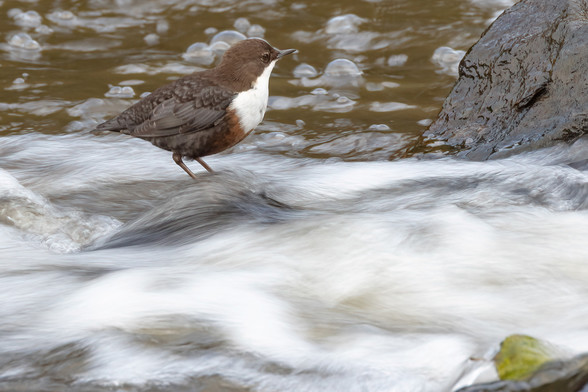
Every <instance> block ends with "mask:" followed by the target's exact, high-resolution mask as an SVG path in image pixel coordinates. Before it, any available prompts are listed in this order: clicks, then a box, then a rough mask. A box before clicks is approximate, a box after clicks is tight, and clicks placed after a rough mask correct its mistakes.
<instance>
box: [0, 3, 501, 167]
mask: <svg viewBox="0 0 588 392" xmlns="http://www.w3.org/2000/svg"><path fill="white" fill-rule="evenodd" d="M500 7H501V5H500V2H499V4H492V3H490V5H485V6H481V5H480V4H476V3H472V2H468V1H382V2H368V1H321V2H310V1H306V2H304V1H300V2H293V1H285V2H284V1H239V2H237V1H234V2H233V1H221V2H217V1H124V0H119V1H69V2H68V1H59V2H52V1H37V2H35V1H32V2H31V1H12V0H6V1H3V4H2V8H1V9H0V10H1V13H0V15H1V17H2V18H3V21H4V22H3V23H2V24H1V25H0V35H1V36H2V37H4V39H3V40H4V41H5V43H3V45H2V47H0V49H1V50H0V56H1V57H0V58H1V59H2V67H0V83H1V85H2V86H4V88H3V92H2V95H1V97H2V98H1V99H0V105H1V106H0V109H1V110H2V111H1V112H0V115H1V121H0V132H1V134H3V135H7V134H13V133H25V132H41V133H46V134H61V133H66V132H79V131H84V130H89V129H90V128H92V126H93V125H94V124H95V122H96V121H101V120H103V119H105V118H107V117H109V116H112V115H114V114H116V113H117V112H118V111H119V110H121V109H123V108H124V107H126V106H128V105H130V103H132V102H133V98H131V99H129V98H123V99H116V98H111V99H109V98H105V93H107V92H108V91H109V89H110V86H120V85H125V84H129V83H130V84H132V88H133V89H134V91H135V98H137V97H138V96H139V95H140V94H141V93H144V92H148V91H152V90H153V89H155V88H156V87H158V86H160V85H162V84H164V83H166V82H167V81H169V80H170V79H173V78H177V77H178V76H180V75H181V74H183V73H186V72H190V71H193V70H194V69H195V67H198V64H195V63H193V62H192V63H191V62H190V61H185V60H184V59H183V58H182V54H183V53H185V52H186V50H187V48H188V47H189V46H190V45H191V44H193V43H195V42H205V43H208V42H209V41H210V40H211V37H212V36H213V34H210V33H208V34H207V32H206V29H207V28H214V29H217V30H218V31H222V30H232V29H234V26H233V25H234V23H235V21H236V20H237V18H246V19H247V20H248V21H249V23H250V24H259V25H261V26H262V27H263V28H264V29H265V33H264V34H263V36H264V37H265V38H266V39H267V40H268V41H270V42H271V43H272V44H274V45H275V46H277V47H279V48H290V47H293V48H297V49H298V50H299V53H298V54H297V55H296V56H295V57H293V58H289V59H287V60H285V61H282V62H281V63H280V64H279V65H278V67H277V68H276V70H275V71H274V77H273V79H272V82H271V89H270V94H271V95H273V96H285V97H289V98H296V97H300V96H305V95H309V94H310V93H311V92H312V90H314V88H315V87H323V88H325V87H326V88H327V89H328V90H329V94H328V97H322V96H321V97H319V98H325V99H323V100H322V101H326V102H327V104H326V105H324V104H323V105H322V106H323V107H321V105H318V102H308V103H307V104H302V105H299V104H298V105H297V104H292V103H290V105H288V106H287V107H286V108H285V109H283V110H270V111H269V112H268V113H267V116H266V123H265V125H263V126H261V127H260V128H259V130H260V132H259V134H258V136H257V137H253V138H252V139H251V140H249V143H254V144H255V143H258V144H261V146H260V147H261V148H268V149H277V150H280V151H283V152H284V153H285V154H287V155H291V156H300V155H303V156H311V157H331V156H335V157H338V156H344V157H347V158H350V159H353V158H361V159H363V158H366V157H367V155H368V154H369V153H372V152H376V151H379V150H381V149H384V152H383V153H380V154H378V155H377V158H380V159H382V158H386V157H387V156H394V154H395V153H396V152H397V151H398V150H401V148H402V147H403V146H404V145H405V144H406V143H407V142H408V141H409V140H411V139H413V138H414V137H415V136H417V135H419V134H420V133H421V132H422V131H423V129H424V128H425V126H424V125H420V124H419V123H418V122H419V121H420V120H426V119H433V118H434V117H435V115H436V114H437V112H438V111H439V108H440V106H441V103H442V101H443V99H444V97H445V96H446V95H447V93H448V92H449V90H450V88H451V86H452V84H453V83H454V81H455V76H454V75H451V74H447V73H450V72H443V70H442V67H441V66H439V65H438V64H435V63H434V62H433V61H432V60H431V58H432V56H433V53H434V51H435V49H437V48H439V47H442V46H450V47H452V48H454V49H456V50H467V48H468V47H469V46H470V45H471V44H473V43H474V42H475V41H476V40H477V38H478V37H479V35H480V33H481V32H482V31H483V30H484V29H485V28H486V27H487V25H488V23H489V19H490V18H491V17H492V16H493V15H494V13H495V12H496V11H497V10H499V9H500ZM18 9H20V10H21V11H22V12H26V11H35V12H37V13H38V16H39V17H40V18H41V19H40V20H37V19H35V18H26V20H27V21H30V22H29V24H30V25H31V27H26V26H22V24H23V23H22V22H20V21H21V20H22V19H23V18H20V19H19V17H18V15H17V14H18V12H19V11H18ZM61 11H69V12H71V13H72V14H70V15H65V16H63V15H60V14H59V12H61ZM8 14H9V15H11V16H12V18H11V17H9V16H8ZM346 14H355V15H357V17H359V18H363V21H361V22H360V23H359V24H357V25H355V29H356V31H353V30H345V29H342V30H341V31H340V32H337V30H336V29H335V30H331V31H334V32H331V33H327V32H325V27H326V26H327V24H328V21H329V20H330V18H332V17H334V16H337V15H346ZM18 23H20V24H21V25H20V26H19V25H18ZM39 26H43V27H41V28H39ZM44 26H48V27H49V29H51V32H48V31H45V30H46V28H45V27H44ZM158 26H159V27H158ZM352 27H353V26H352ZM44 29H45V30H44ZM23 31H26V32H28V34H29V35H30V36H31V37H32V39H34V40H36V41H37V42H38V43H39V45H40V48H41V49H40V50H23V49H18V48H17V47H15V46H11V45H9V44H7V42H8V41H9V40H10V38H11V36H13V35H14V34H16V33H18V32H23ZM348 31H351V33H348ZM149 34H157V37H156V38H154V39H155V41H156V42H154V43H152V44H148V43H147V42H146V41H145V39H144V38H145V37H146V36H148V35H149ZM398 55H401V56H405V57H404V59H402V58H400V61H397V63H399V64H397V65H393V66H390V65H388V59H389V58H390V57H391V56H398ZM338 58H343V59H349V60H351V61H354V62H355V63H356V64H357V66H358V67H359V69H360V70H361V71H362V73H363V74H362V77H361V80H359V81H354V80H351V81H350V80H347V79H349V78H345V77H339V78H336V79H337V80H335V82H336V83H340V84H341V86H339V87H337V88H329V86H328V85H325V83H322V82H321V81H320V80H319V81H316V79H318V77H317V78H313V79H311V80H315V83H314V84H313V83H308V84H309V85H310V84H313V86H308V87H304V86H301V85H296V82H300V79H299V78H295V77H294V76H293V70H294V69H295V67H296V66H298V65H299V64H301V63H306V64H310V65H312V66H313V67H314V68H315V69H316V70H317V71H318V72H319V73H322V72H323V71H324V70H325V68H326V66H327V64H328V63H329V62H330V61H332V60H334V59H338ZM217 61H218V58H217ZM131 64H133V65H144V66H147V67H149V69H150V70H152V71H153V72H156V74H154V75H149V74H146V73H145V72H141V73H136V72H132V71H131V72H130V73H121V69H120V67H123V66H128V65H131ZM170 65H171V66H170ZM166 66H167V68H166ZM25 73H26V75H27V76H26V77H24V78H23V74H25ZM17 78H23V79H24V83H20V84H18V83H17V84H13V81H14V80H17ZM129 81H131V82H129ZM382 82H389V83H392V84H389V86H388V87H384V86H382ZM297 84H300V83H297ZM352 84H356V85H357V86H353V85H352ZM370 90H381V91H370ZM335 94H340V95H343V96H345V97H348V98H349V99H351V100H353V101H355V104H354V105H353V106H352V107H349V108H347V109H346V108H341V107H338V106H337V105H328V103H329V102H331V103H332V102H335V101H336V95H335ZM333 95H335V97H333ZM96 98H98V99H101V101H96V100H92V99H96ZM84 102H85V103H86V104H85V105H84V106H82V107H81V108H80V110H73V111H72V110H71V109H72V108H76V107H77V106H76V105H79V104H82V103H84ZM390 102H398V103H401V104H405V105H409V106H408V108H406V109H401V110H394V109H395V107H386V104H387V103H390ZM378 104H380V105H378ZM374 105H375V106H374ZM330 106H332V107H330ZM343 106H344V105H343ZM296 120H303V121H304V122H305V125H304V126H297V125H296ZM381 124H383V125H381ZM373 125H380V128H378V127H376V128H375V130H373V131H372V130H369V127H370V126H373ZM387 128H389V129H387ZM379 129H383V130H379ZM280 131H282V132H284V133H285V134H286V135H287V136H288V137H297V138H300V140H298V139H296V140H298V142H297V143H295V146H293V145H287V148H286V147H284V146H281V148H278V147H277V146H275V141H274V142H272V143H264V140H265V139H264V136H265V137H266V138H267V137H268V134H272V132H274V133H275V132H280ZM363 132H369V135H370V136H371V137H370V138H369V139H368V140H370V141H371V144H369V145H367V146H355V144H357V143H358V142H359V139H358V138H357V137H356V136H355V135H357V134H358V133H363ZM335 139H339V140H340V143H338V144H337V143H330V144H327V145H324V143H327V142H332V141H334V140H335ZM292 140H294V139H292ZM284 143H286V142H285V141H284V142H283V143H282V144H284ZM267 144H269V145H267ZM362 148H363V150H362Z"/></svg>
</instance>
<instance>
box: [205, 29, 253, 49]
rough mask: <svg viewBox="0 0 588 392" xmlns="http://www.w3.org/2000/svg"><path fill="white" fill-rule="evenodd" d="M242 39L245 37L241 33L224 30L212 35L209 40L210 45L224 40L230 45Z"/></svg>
mask: <svg viewBox="0 0 588 392" xmlns="http://www.w3.org/2000/svg"><path fill="white" fill-rule="evenodd" d="M244 39H247V37H246V36H244V35H243V34H241V33H239V32H238V31H235V30H224V31H221V32H220V33H217V34H216V35H215V36H214V37H212V40H211V41H210V45H211V46H212V45H213V44H215V43H217V42H226V43H227V44H229V46H230V45H233V44H234V43H236V42H239V41H242V40H244Z"/></svg>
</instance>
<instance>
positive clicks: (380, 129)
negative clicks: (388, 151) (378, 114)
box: [368, 124, 390, 131]
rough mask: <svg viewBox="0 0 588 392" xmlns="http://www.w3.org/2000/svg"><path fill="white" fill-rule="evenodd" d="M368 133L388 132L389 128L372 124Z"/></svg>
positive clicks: (384, 125)
mask: <svg viewBox="0 0 588 392" xmlns="http://www.w3.org/2000/svg"><path fill="white" fill-rule="evenodd" d="M368 130H369V131H389V130H390V127H389V126H388V125H386V124H372V125H370V126H369V128H368Z"/></svg>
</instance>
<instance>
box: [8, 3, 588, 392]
mask: <svg viewBox="0 0 588 392" xmlns="http://www.w3.org/2000/svg"><path fill="white" fill-rule="evenodd" d="M511 4H512V3H511V2H509V1H473V0H472V1H465V0H462V1H458V0H443V1H441V0H439V1H424V0H423V1H414V0H396V1H392V0H388V1H373V0H371V1H367V0H366V1H357V0H355V1H325V2H311V1H306V0H300V1H277V0H247V1H234V0H219V1H209V0H183V1H171V0H149V1H139V0H136V1H132V0H87V1H65V0H64V1H58V0H55V1H40V0H39V1H35V0H26V1H25V0H23V1H15V0H3V1H2V0H0V20H2V23H1V24H0V37H1V38H0V42H1V43H0V86H1V87H0V88H1V89H0V91H1V94H0V390H2V391H66V390H67V391H411V392H412V391H431V392H437V391H452V390H455V389H457V388H459V387H460V386H464V385H468V384H470V383H472V382H474V381H475V380H476V379H477V380H478V381H479V380H483V379H492V377H495V375H493V374H492V371H491V365H490V362H489V358H490V357H491V355H492V353H493V350H496V348H497V346H498V343H499V342H500V341H501V340H502V339H504V338H505V337H506V336H507V335H510V334H514V333H526V334H531V335H533V336H535V337H538V338H542V339H546V340H549V341H551V342H553V343H555V344H557V345H560V346H562V347H563V348H565V349H566V350H569V352H570V353H572V354H573V353H580V352H586V351H588V307H587V306H586V301H585V299H586V297H587V295H588V264H587V263H586V262H587V261H588V242H587V238H588V219H587V218H588V163H587V161H586V151H588V140H579V141H578V142H576V143H575V144H574V145H571V146H563V145H562V146H556V147H552V148H549V149H544V150H539V151H535V152H532V153H527V154H524V155H520V156H516V157H511V158H508V159H503V160H496V161H489V162H463V161H458V160H455V159H453V158H450V157H440V158H438V159H418V158H417V157H410V156H407V154H406V153H405V150H406V147H407V146H408V145H409V144H410V143H411V142H412V141H414V140H415V139H416V138H417V137H418V135H419V134H420V133H421V132H422V130H423V129H425V127H426V125H427V124H428V123H429V122H430V120H431V119H433V118H434V117H435V115H436V113H437V112H438V111H439V108H440V106H441V104H442V101H443V99H444V97H445V96H446V94H447V93H448V92H449V90H450V88H451V86H452V83H453V82H454V81H455V78H456V64H457V62H458V61H459V59H460V58H461V56H462V55H463V51H464V50H467V48H468V47H469V46H470V45H471V44H473V43H474V42H475V40H476V39H477V37H478V36H479V35H480V34H481V33H482V32H483V30H484V29H485V28H486V27H487V26H488V25H489V24H490V23H491V21H492V19H493V18H495V17H496V16H497V14H498V13H499V12H500V11H501V10H503V9H504V8H506V7H508V6H509V5H511ZM225 30H229V32H226V33H222V32H223V31H225ZM237 31H241V32H242V33H243V35H245V36H260V35H262V36H264V37H265V38H266V39H268V40H269V41H270V42H271V43H272V44H274V45H276V46H277V47H279V48H289V47H293V48H297V49H299V53H298V54H296V55H294V56H289V58H285V59H284V60H282V61H281V62H280V63H279V64H278V66H277V67H276V69H275V71H274V76H273V78H272V81H271V84H270V95H271V97H270V108H269V110H268V113H267V114H266V121H265V122H264V123H263V124H262V125H261V126H260V127H259V129H258V132H257V133H256V134H254V135H252V136H250V137H249V138H248V139H246V140H245V141H244V142H243V143H241V144H240V145H238V146H237V147H236V148H234V149H233V150H232V151H229V152H227V153H224V154H220V155H217V156H212V157H209V158H208V159H207V162H208V163H209V164H210V165H211V166H212V167H213V168H214V169H216V172H215V173H214V174H208V173H206V172H204V171H203V170H202V169H201V168H200V167H199V166H198V164H195V163H193V162H192V163H189V165H190V166H191V167H192V169H193V170H195V171H197V176H198V180H197V181H193V180H192V179H190V178H189V177H188V176H187V175H186V174H185V173H184V172H183V171H182V170H181V169H179V168H178V167H177V166H176V165H175V164H174V163H173V161H172V159H171V154H170V153H168V152H166V151H162V150H159V149H157V148H155V147H153V146H152V145H150V144H149V143H146V142H144V141H141V140H136V139H132V138H129V137H127V136H124V135H118V134H101V135H94V134H92V133H90V132H89V131H90V130H91V129H93V126H94V125H96V123H97V122H98V121H102V120H104V119H107V118H109V117H110V116H113V115H115V114H116V113H118V112H119V111H120V110H122V109H124V108H125V107H127V106H128V105H130V104H131V103H132V102H133V101H134V100H135V99H137V98H138V97H139V96H140V95H141V94H142V93H145V92H148V91H152V90H153V89H154V88H156V87H157V86H158V85H160V84H162V83H164V82H166V81H168V80H171V79H173V78H176V77H178V76H179V75H181V74H184V73H188V72H192V71H194V70H198V69H201V68H206V67H209V66H212V65H211V64H213V63H214V62H215V61H218V57H219V54H220V53H221V52H222V50H223V49H224V48H226V46H227V44H226V43H225V42H226V41H229V42H230V41H231V40H233V39H237V38H239V37H242V36H241V35H240V33H238V32H237ZM219 32H221V34H220V35H217V34H219ZM219 42H220V43H219ZM192 44H196V45H192Z"/></svg>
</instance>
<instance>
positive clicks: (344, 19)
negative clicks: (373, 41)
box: [325, 14, 366, 34]
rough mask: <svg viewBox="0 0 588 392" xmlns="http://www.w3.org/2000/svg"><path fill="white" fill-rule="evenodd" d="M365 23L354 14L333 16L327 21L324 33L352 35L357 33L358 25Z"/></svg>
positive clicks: (364, 20)
mask: <svg viewBox="0 0 588 392" xmlns="http://www.w3.org/2000/svg"><path fill="white" fill-rule="evenodd" d="M364 22H366V19H363V18H360V17H359V16H357V15H354V14H347V15H340V16H335V17H334V18H331V19H329V21H328V22H327V26H326V27H325V32H326V33H327V34H353V33H357V32H358V31H359V27H358V26H359V25H360V24H362V23H364Z"/></svg>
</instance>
